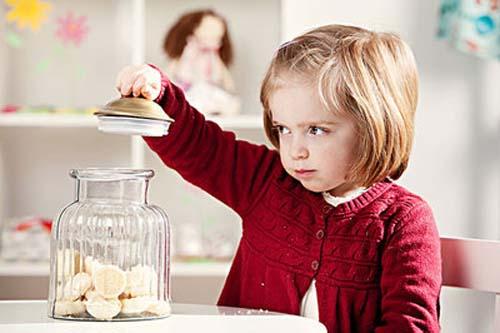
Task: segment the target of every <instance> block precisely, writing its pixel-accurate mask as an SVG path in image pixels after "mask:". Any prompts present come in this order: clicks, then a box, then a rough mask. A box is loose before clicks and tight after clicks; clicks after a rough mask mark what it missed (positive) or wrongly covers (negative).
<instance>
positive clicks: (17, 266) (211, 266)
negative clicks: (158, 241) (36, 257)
mask: <svg viewBox="0 0 500 333" xmlns="http://www.w3.org/2000/svg"><path fill="white" fill-rule="evenodd" d="M230 265H231V264H230V263H228V262H206V263H185V262H173V263H172V264H171V270H172V271H171V274H172V276H173V277H176V276H189V277H196V276H203V277H206V276H213V277H217V276H220V277H225V276H226V275H227V274H228V272H229V268H230ZM48 275H49V263H48V262H44V263H28V262H5V261H0V277H2V276H48Z"/></svg>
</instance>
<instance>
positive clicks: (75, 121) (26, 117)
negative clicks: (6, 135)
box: [0, 113, 97, 127]
mask: <svg viewBox="0 0 500 333" xmlns="http://www.w3.org/2000/svg"><path fill="white" fill-rule="evenodd" d="M0 126H4V127H97V118H96V117H94V116H91V115H54V114H28V113H20V114H3V115H0Z"/></svg>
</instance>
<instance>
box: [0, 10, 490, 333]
mask: <svg viewBox="0 0 500 333" xmlns="http://www.w3.org/2000/svg"><path fill="white" fill-rule="evenodd" d="M21 2H24V3H27V4H28V5H30V6H31V7H25V8H24V9H23V8H21V6H17V7H16V3H18V4H19V3H21ZM497 5H498V4H497V1H495V0H489V1H481V0H470V1H466V0H442V1H438V0H426V1H397V0H375V1H361V0H351V1H340V0H308V1H299V0H296V1H294V0H255V1H232V0H218V1H217V0H203V1H202V0H194V1H180V0H165V1H163V0H161V1H160V0H114V1H112V0H106V1H97V0H89V1H80V0H77V1H62V0H51V1H41V0H26V1H3V2H2V4H1V5H0V37H1V39H0V73H1V76H0V227H1V230H2V237H1V243H0V246H1V250H0V299H45V298H46V297H47V281H48V230H50V223H51V221H52V220H53V219H55V218H56V217H57V215H58V214H59V212H60V210H61V208H63V207H64V206H65V205H67V204H69V203H70V202H71V201H72V200H73V199H74V184H73V180H72V179H71V178H70V177H69V175H68V171H69V170H70V169H72V168H81V167H138V168H152V169H154V170H155V172H156V176H155V177H154V178H153V180H152V182H151V190H150V201H151V202H152V203H155V204H157V205H159V206H161V207H163V208H164V209H165V210H166V211H167V213H168V214H169V217H170V220H171V224H172V228H173V236H174V238H173V251H174V263H173V264H172V270H173V272H172V274H173V275H172V291H173V299H174V301H176V302H192V303H206V304H212V303H215V302H216V300H217V296H218V293H219V291H220V288H221V286H222V284H223V281H224V278H225V275H226V274H227V271H228V267H229V262H230V260H231V258H232V255H233V253H234V250H235V246H236V244H237V242H238V240H239V237H240V226H239V218H238V217H237V216H236V215H235V214H234V213H232V212H231V211H230V210H229V209H227V208H225V207H224V206H222V205H221V204H220V203H218V202H217V201H215V200H214V199H212V198H211V197H209V196H207V195H205V194H204V193H202V192H201V191H199V190H198V189H197V188H195V187H193V186H191V185H189V184H187V183H185V182H184V181H183V180H182V179H181V178H180V177H178V176H177V174H176V173H175V172H173V171H171V170H168V169H166V168H165V167H164V166H163V165H162V163H161V162H160V161H159V160H158V158H157V157H156V156H154V155H153V154H152V153H151V152H150V151H149V150H148V148H147V147H145V145H144V144H143V142H142V140H141V139H140V138H135V137H133V138H131V137H128V136H117V135H110V134H103V133H101V132H98V131H97V129H96V120H95V119H94V117H93V116H91V114H92V112H93V111H95V110H96V108H98V107H99V106H100V105H103V104H104V103H106V102H108V101H110V100H112V99H115V98H117V97H118V95H117V93H116V91H115V89H114V86H115V78H116V74H117V73H118V71H119V70H120V69H121V68H122V67H123V66H125V65H127V64H130V63H144V62H148V63H154V64H157V65H158V66H159V67H161V68H163V69H165V70H166V71H172V68H170V67H169V65H170V64H171V63H172V61H173V60H174V59H171V58H169V57H168V55H167V54H166V51H165V49H164V40H165V37H166V35H167V33H168V32H169V30H170V28H171V27H172V26H173V25H174V24H175V23H176V22H177V20H178V19H179V18H180V17H181V16H182V15H184V14H186V13H189V12H193V11H196V10H200V9H207V8H210V9H213V10H214V11H215V12H217V13H218V14H219V15H220V17H222V18H223V19H224V20H225V22H226V23H227V26H226V28H225V29H227V32H228V33H229V38H230V42H231V47H232V51H233V59H232V62H231V63H228V64H226V63H224V65H225V66H222V65H220V62H219V63H218V64H219V65H220V68H222V69H221V73H222V72H223V73H225V75H228V77H230V78H231V80H232V81H233V85H232V87H231V89H228V91H229V90H230V91H229V93H230V96H231V98H233V97H234V98H235V99H236V100H237V101H238V104H237V105H238V107H237V108H236V109H234V108H233V109H231V110H233V111H234V110H236V111H234V112H228V113H227V114H225V113H224V112H220V113H219V114H217V113H216V114H212V115H209V117H210V118H212V119H214V120H215V121H217V122H218V123H219V124H220V125H221V126H222V127H223V128H226V129H229V130H233V131H235V132H236V133H237V136H238V137H240V138H243V139H247V140H251V141H254V142H258V143H267V142H266V139H265V137H264V133H263V130H262V124H261V112H262V110H261V106H260V103H259V89H260V82H261V80H262V78H263V73H264V71H265V69H266V67H267V65H268V63H269V61H270V59H271V57H272V55H273V52H274V51H275V49H276V48H277V47H278V46H279V45H280V44H281V43H282V42H284V41H287V40H289V39H291V38H293V37H294V36H296V35H298V34H300V33H302V32H304V31H306V30H307V29H310V28H313V27H316V26H319V25H323V24H331V23H340V24H354V25H359V26H362V27H365V28H370V29H375V30H384V31H392V32H395V33H397V34H399V35H401V36H402V37H403V38H404V39H405V40H406V41H407V42H408V43H409V45H410V46H411V47H412V49H413V51H414V53H415V56H416V60H417V63H418V67H419V71H420V99H419V106H418V111H417V116H416V138H415V143H414V149H413V153H412V158H411V160H410V166H409V168H408V170H407V172H406V173H405V174H404V176H403V177H402V179H401V180H400V181H399V183H400V184H402V185H404V186H407V187H408V188H410V189H411V190H412V191H414V192H415V193H417V194H419V195H421V196H423V197H424V198H425V199H426V200H427V201H428V202H429V203H430V205H431V206H432V208H433V210H434V215H435V218H436V221H437V224H438V228H439V231H440V233H441V235H442V236H455V237H472V238H482V239H494V240H496V239H498V238H500V229H499V226H500V216H499V207H500V182H499V176H500V160H499V153H500V144H499V143H500V128H499V124H500V89H499V86H500V85H499V83H500V63H499V59H500V53H499V50H500V32H499V28H498V25H499V24H500V14H499V10H498V6H497ZM26 8H35V9H36V10H35V11H28V10H26ZM179 59H181V60H182V57H181V58H179ZM207 59H208V58H207ZM210 59H211V60H210V61H211V63H213V62H212V61H218V58H214V59H215V60H214V59H213V58H210ZM179 63H180V61H179ZM211 68H212V69H213V68H214V67H211ZM226 70H227V71H226ZM205 93H206V91H205ZM224 105H227V104H224ZM231 105H233V104H231ZM493 304H494V298H493V297H491V296H488V295H485V294H481V293H472V292H467V291H462V290H457V289H452V288H446V289H445V290H443V293H442V302H441V306H442V319H441V323H442V327H443V332H487V331H492V327H493V326H492V324H493V321H492V319H493Z"/></svg>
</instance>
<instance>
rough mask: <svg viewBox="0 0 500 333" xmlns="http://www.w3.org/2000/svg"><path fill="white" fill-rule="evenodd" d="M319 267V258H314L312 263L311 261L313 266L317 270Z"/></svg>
mask: <svg viewBox="0 0 500 333" xmlns="http://www.w3.org/2000/svg"><path fill="white" fill-rule="evenodd" d="M318 267H319V262H318V261H317V260H314V261H313V262H312V263H311V268H312V269H313V270H314V271H315V270H317V269H318Z"/></svg>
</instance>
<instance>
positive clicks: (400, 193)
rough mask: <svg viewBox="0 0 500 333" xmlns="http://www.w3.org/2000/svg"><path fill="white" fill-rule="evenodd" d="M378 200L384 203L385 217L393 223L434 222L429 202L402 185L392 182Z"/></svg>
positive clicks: (400, 224) (399, 224)
mask: <svg viewBox="0 0 500 333" xmlns="http://www.w3.org/2000/svg"><path fill="white" fill-rule="evenodd" d="M379 200H380V201H381V202H383V203H384V212H383V215H384V216H385V219H388V220H390V221H392V222H393V224H394V225H398V226H399V227H401V226H403V225H404V224H407V223H431V224H434V216H433V212H432V208H431V206H430V204H429V203H428V202H427V201H426V200H425V199H424V198H422V197H421V196H420V195H418V194H416V193H414V192H412V191H410V190H409V189H407V188H406V187H404V186H402V185H399V184H396V183H392V185H391V187H390V188H389V189H388V190H387V191H386V192H385V193H384V194H383V195H382V196H381V197H380V198H379Z"/></svg>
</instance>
